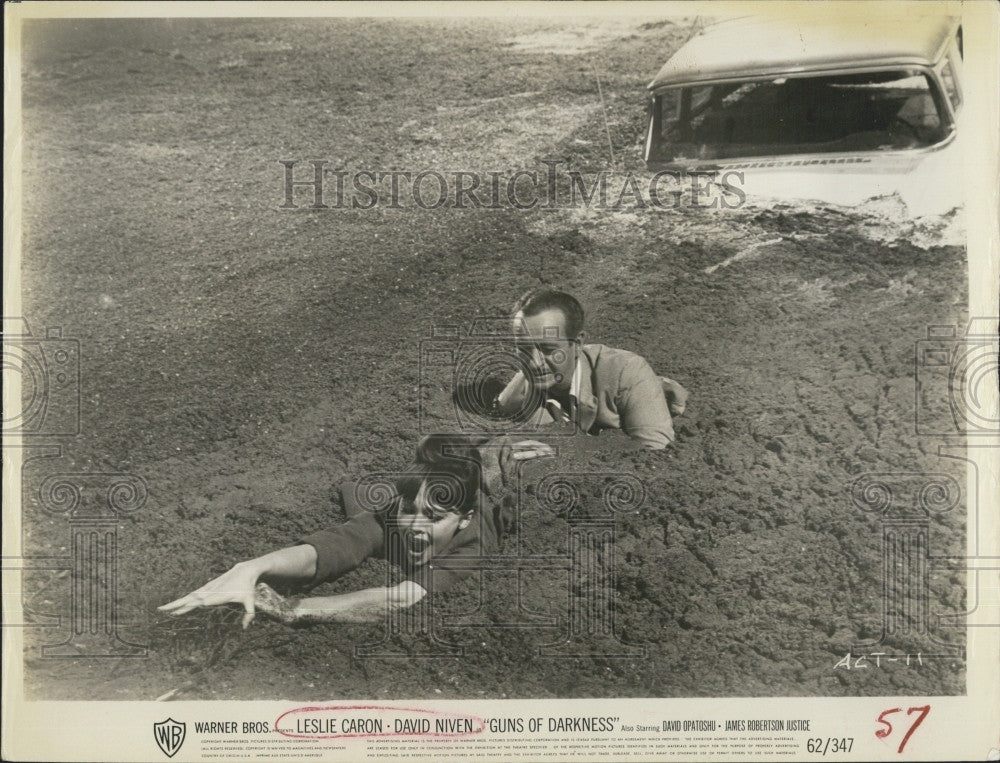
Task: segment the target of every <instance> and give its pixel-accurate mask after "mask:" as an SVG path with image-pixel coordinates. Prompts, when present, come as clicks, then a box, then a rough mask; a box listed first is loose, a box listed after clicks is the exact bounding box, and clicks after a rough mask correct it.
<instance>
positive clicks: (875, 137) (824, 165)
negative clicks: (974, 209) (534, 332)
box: [645, 17, 963, 215]
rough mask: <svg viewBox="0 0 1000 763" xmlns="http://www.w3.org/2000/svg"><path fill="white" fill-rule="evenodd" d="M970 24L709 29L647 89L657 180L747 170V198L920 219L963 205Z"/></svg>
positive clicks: (751, 24) (757, 24)
mask: <svg viewBox="0 0 1000 763" xmlns="http://www.w3.org/2000/svg"><path fill="white" fill-rule="evenodd" d="M961 72H962V28H961V26H960V24H959V23H958V20H957V19H953V18H948V17H932V18H926V17H925V18H916V19H908V20H907V19H890V18H886V19H882V20H881V21H879V22H872V21H871V20H870V19H869V21H868V23H866V24H864V25H856V24H852V23H850V22H849V21H847V20H836V19H830V18H827V19H825V20H823V21H822V22H821V21H818V20H817V19H815V18H814V19H810V20H802V19H795V18H781V19H778V18H753V17H745V18H737V19H730V20H726V21H721V22H718V23H715V24H711V25H709V26H706V27H704V28H703V29H701V30H700V31H698V32H697V33H696V34H695V35H693V36H692V37H691V39H689V40H688V41H687V42H686V43H685V44H684V45H683V46H681V48H679V49H678V50H677V51H676V53H675V54H674V55H673V56H672V57H671V58H670V59H669V60H668V61H667V62H666V63H665V64H664V65H663V67H662V68H661V69H660V71H659V73H658V74H657V75H656V77H655V78H654V79H653V80H652V82H650V84H649V85H648V90H649V91H650V95H651V101H650V104H649V121H648V126H647V134H646V145H645V160H646V164H647V166H648V168H649V169H650V170H652V171H664V170H665V171H675V172H677V171H686V172H722V173H732V172H737V173H739V174H740V176H742V178H743V190H744V191H745V192H746V193H747V195H748V196H761V197H771V198H794V199H817V200H822V201H828V202H832V203H838V204H848V205H851V204H857V203H859V202H861V201H864V200H865V199H870V198H872V197H879V196H888V195H892V194H894V193H895V194H898V195H899V197H900V198H901V199H902V200H903V201H904V202H905V203H906V205H907V207H908V209H909V211H910V213H911V214H914V215H918V214H929V213H941V212H945V211H948V210H949V209H952V208H954V207H956V206H961V204H962V196H961V193H962V192H961V185H960V183H959V182H958V181H960V176H961V174H962V173H961V160H960V154H959V153H958V143H959V138H960V136H961V133H962V130H961V128H960V126H959V122H960V115H961V112H962V101H963V93H962V84H961V80H962V77H961Z"/></svg>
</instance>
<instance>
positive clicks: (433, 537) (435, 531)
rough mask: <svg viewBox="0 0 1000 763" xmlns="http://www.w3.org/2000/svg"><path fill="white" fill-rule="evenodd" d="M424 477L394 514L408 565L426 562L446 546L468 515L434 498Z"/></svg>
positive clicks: (466, 521)
mask: <svg viewBox="0 0 1000 763" xmlns="http://www.w3.org/2000/svg"><path fill="white" fill-rule="evenodd" d="M433 494H434V491H433V490H429V489H428V484H427V480H424V482H423V483H422V484H421V485H420V490H418V491H417V495H416V497H415V498H414V499H413V500H412V501H407V500H405V499H404V500H403V502H402V504H401V505H400V507H399V514H398V515H397V516H396V524H397V526H398V527H399V531H400V537H401V539H402V541H403V550H404V553H405V554H406V558H407V561H408V562H409V563H410V564H411V565H418V566H419V565H422V564H427V562H429V561H430V560H431V558H432V557H433V556H434V555H435V554H439V553H441V551H443V550H444V549H445V548H447V546H448V543H449V542H450V541H451V539H452V537H453V536H454V535H455V533H457V532H458V531H459V530H461V529H462V528H464V527H465V526H466V525H467V524H469V518H468V517H467V516H466V515H464V514H460V513H458V512H457V511H455V510H454V509H452V508H448V507H444V506H440V505H438V504H436V503H435V502H434V499H433Z"/></svg>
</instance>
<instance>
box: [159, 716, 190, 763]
mask: <svg viewBox="0 0 1000 763" xmlns="http://www.w3.org/2000/svg"><path fill="white" fill-rule="evenodd" d="M185 726H186V724H183V723H178V722H177V721H175V720H174V719H173V718H167V720H165V721H160V722H159V723H154V724H153V737H154V738H155V739H156V743H157V744H158V745H159V746H160V749H161V750H163V754H164V755H166V756H167V757H168V758H172V757H174V755H175V754H176V753H177V751H178V750H179V749H181V745H182V744H184V729H185Z"/></svg>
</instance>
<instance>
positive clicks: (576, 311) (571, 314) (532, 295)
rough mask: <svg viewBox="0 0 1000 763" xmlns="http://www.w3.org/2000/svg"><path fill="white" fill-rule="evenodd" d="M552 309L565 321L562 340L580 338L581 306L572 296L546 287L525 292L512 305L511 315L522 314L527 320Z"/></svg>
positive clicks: (581, 325)
mask: <svg viewBox="0 0 1000 763" xmlns="http://www.w3.org/2000/svg"><path fill="white" fill-rule="evenodd" d="M553 308H554V309H556V310H558V311H559V312H561V313H562V314H563V317H564V318H565V319H566V336H565V337H562V338H563V339H576V338H577V337H578V336H580V332H582V331H583V305H581V304H580V302H579V301H578V300H577V298H576V297H574V296H573V295H572V294H567V293H566V292H564V291H557V290H556V289H549V288H546V287H540V288H537V289H531V290H530V291H526V292H525V293H524V294H522V295H521V297H520V299H518V300H517V302H516V303H514V311H513V315H517V314H518V313H522V314H523V315H524V317H525V318H528V317H531V316H532V315H538V314H539V313H540V312H542V311H543V310H551V309H553Z"/></svg>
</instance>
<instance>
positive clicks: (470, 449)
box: [396, 434, 482, 514]
mask: <svg viewBox="0 0 1000 763" xmlns="http://www.w3.org/2000/svg"><path fill="white" fill-rule="evenodd" d="M481 441H482V438H476V437H468V436H463V435H443V434H431V435H427V436H425V437H422V438H420V442H418V443H417V451H416V454H415V457H414V461H413V463H412V464H411V465H410V466H409V468H408V469H407V470H406V472H405V474H403V475H401V476H400V477H397V478H396V491H397V492H398V493H399V495H401V496H402V497H403V498H404V499H406V500H407V501H413V500H415V499H416V497H417V493H418V492H420V486H421V485H422V484H423V483H424V481H425V480H426V481H428V489H429V490H430V491H431V494H432V497H433V498H434V500H435V503H437V504H438V505H440V506H442V507H445V508H448V509H450V510H451V511H454V512H457V513H462V514H464V513H467V512H469V511H472V510H473V509H475V508H476V505H477V497H478V493H479V472H480V466H479V452H478V451H477V450H476V446H477V445H479V444H481Z"/></svg>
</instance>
